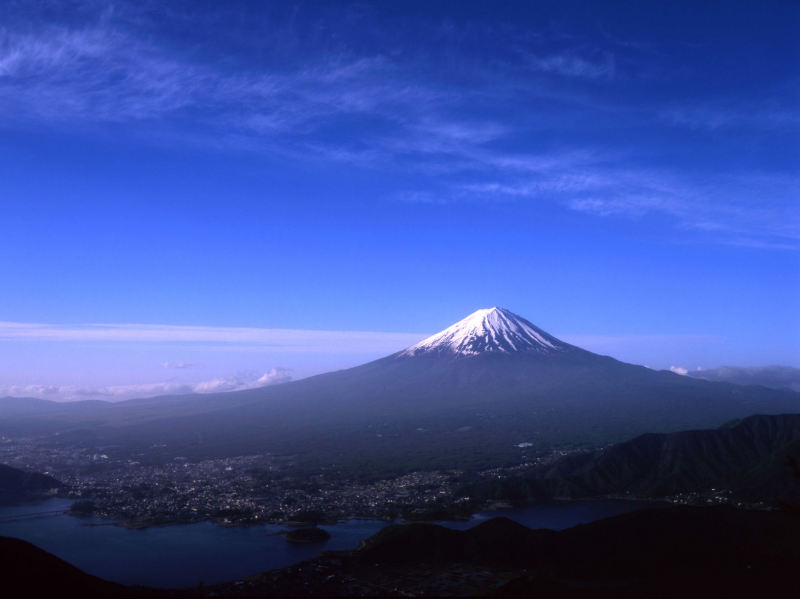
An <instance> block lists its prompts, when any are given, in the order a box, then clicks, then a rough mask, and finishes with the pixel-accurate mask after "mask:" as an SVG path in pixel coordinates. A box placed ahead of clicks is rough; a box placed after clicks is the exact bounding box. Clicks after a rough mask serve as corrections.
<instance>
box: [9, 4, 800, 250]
mask: <svg viewBox="0 0 800 599" xmlns="http://www.w3.org/2000/svg"><path fill="white" fill-rule="evenodd" d="M134 6H135V5H128V4H122V5H118V4H115V5H113V10H111V9H103V10H100V11H98V12H97V13H96V14H95V16H94V18H91V17H87V18H86V19H84V20H82V21H81V24H80V25H76V24H74V23H67V22H66V21H64V22H60V23H59V22H58V21H57V20H56V21H53V22H50V21H49V20H42V21H41V22H40V23H39V24H38V25H37V24H32V25H31V26H28V27H9V26H7V27H5V28H0V123H5V124H11V125H13V126H18V125H19V124H20V123H22V122H26V121H32V122H35V123H44V124H46V125H48V126H52V125H61V126H64V127H71V128H75V127H80V126H87V127H101V128H102V127H103V126H105V125H108V124H132V125H136V126H135V127H130V128H129V129H130V131H134V132H135V133H131V134H132V135H139V136H147V137H148V139H149V140H151V141H154V142H157V143H174V142H176V141H177V142H178V143H184V144H205V145H207V146H209V147H213V148H221V149H231V148H235V149H245V150H250V151H255V152H264V153H271V154H276V155H280V156H282V157H284V158H288V159H291V160H304V161H305V160H318V161H323V162H332V163H339V164H348V165H354V166H358V167H365V168H373V169H386V168H391V169H392V170H393V171H411V172H414V173H415V174H422V175H424V176H427V177H430V178H435V183H434V184H431V181H430V180H427V179H426V180H425V181H423V183H422V185H421V188H420V189H418V190H415V189H407V190H405V191H404V192H400V193H397V192H396V191H395V193H393V194H390V195H391V196H392V197H394V198H399V199H402V200H403V201H408V202H415V203H454V202H474V201H481V200H484V201H486V200H490V201H525V200H526V199H535V200H537V201H551V202H555V203H557V204H560V205H561V206H564V207H565V208H567V209H570V210H574V211H578V212H582V213H584V214H587V215H591V216H595V217H604V218H614V217H641V216H643V215H646V214H658V215H662V216H664V215H666V216H668V217H669V218H671V219H673V221H674V222H675V223H677V224H678V225H679V226H680V227H683V228H688V229H692V230H694V231H695V232H701V231H702V232H705V233H706V234H707V235H706V238H707V239H709V240H712V241H715V242H722V243H732V244H737V245H749V246H751V247H773V248H774V247H783V248H796V247H797V240H798V237H799V236H800V233H799V232H798V228H799V227H798V223H797V219H796V217H792V216H791V215H788V218H787V214H786V213H787V212H789V207H791V206H792V205H793V204H794V202H795V198H796V193H797V189H798V178H797V177H796V176H795V177H792V176H788V175H786V176H784V177H783V179H784V181H783V182H781V181H778V180H777V179H779V178H776V179H773V180H770V177H769V176H760V173H757V172H753V171H752V170H750V171H749V172H748V171H747V170H741V171H740V174H738V175H736V177H734V176H732V175H729V174H727V173H726V172H723V173H722V174H720V173H705V174H704V175H703V176H702V177H692V176H683V175H681V174H680V171H681V169H680V168H674V167H673V168H670V166H668V165H666V166H640V167H636V166H634V165H635V164H641V162H640V161H638V160H637V156H635V155H634V153H633V152H631V151H630V150H629V149H627V148H626V149H625V150H622V151H620V150H619V149H615V144H614V143H602V140H603V139H604V138H605V137H610V138H611V139H615V138H616V135H615V134H613V133H612V134H610V135H609V132H608V130H606V129H602V128H600V129H599V131H600V133H599V134H598V136H596V137H592V136H591V135H589V136H587V137H586V138H585V139H584V141H575V140H574V139H573V140H572V141H571V143H570V144H569V145H567V144H566V143H565V145H563V146H560V147H559V148H557V149H553V148H552V147H549V148H548V149H547V150H539V151H538V152H535V151H532V150H531V149H530V146H531V145H535V142H536V141H537V140H538V138H539V136H540V134H541V137H542V138H545V139H549V138H553V137H556V138H560V137H561V136H562V133H563V132H564V131H568V130H569V129H571V128H572V127H573V126H574V123H573V120H575V119H577V120H579V121H580V122H581V123H584V124H585V126H586V127H587V128H590V129H592V130H595V127H596V125H597V122H602V121H604V120H606V119H611V120H614V121H616V120H621V121H624V120H625V119H633V120H634V121H636V129H637V130H639V129H642V128H648V127H652V126H654V124H660V125H661V126H662V127H665V128H670V127H669V126H668V125H676V126H680V127H690V128H697V129H709V130H717V129H726V128H742V127H744V128H748V127H750V128H752V127H757V128H759V129H763V130H768V131H775V130H780V129H781V128H786V127H795V128H796V127H797V126H798V124H800V116H798V114H799V113H798V112H797V110H796V109H795V108H794V107H793V106H791V105H788V104H787V103H786V102H779V101H777V100H776V101H772V102H762V103H761V104H757V105H749V104H747V103H746V102H742V101H738V100H737V101H732V100H729V99H725V98H721V99H719V100H717V101H709V100H702V99H701V100H698V101H697V102H696V103H694V104H689V105H687V104H685V103H678V102H676V103H675V104H673V105H666V106H665V105H663V104H660V103H659V104H658V105H656V104H652V105H651V104H646V105H642V104H634V103H630V102H629V101H628V100H627V99H626V95H625V94H624V93H619V94H617V95H616V96H614V97H615V98H616V100H617V101H616V102H615V101H614V100H611V99H609V98H607V97H606V96H601V95H597V94H592V93H591V92H588V91H586V90H585V89H584V88H593V89H599V88H600V87H602V88H603V89H607V88H611V87H613V86H615V85H619V84H620V83H621V82H623V80H625V79H626V78H627V77H626V75H627V73H626V72H624V70H623V68H622V67H620V66H619V65H625V67H626V68H630V65H631V64H633V63H634V62H632V60H631V57H630V56H627V60H625V53H626V52H627V53H628V54H630V53H631V48H630V47H629V44H625V43H624V40H622V41H620V40H617V41H615V42H614V44H613V45H612V46H608V45H606V46H605V47H597V46H595V45H592V44H587V43H586V41H585V40H582V39H580V38H579V37H574V36H570V35H566V34H563V35H561V36H560V37H558V43H556V44H552V46H551V47H544V46H545V45H547V44H544V45H543V40H544V38H545V37H546V35H544V33H543V32H530V31H524V32H523V33H524V35H522V34H520V32H519V31H516V30H514V28H513V27H510V28H507V30H504V32H503V34H502V35H499V34H498V33H497V32H496V31H493V32H491V37H492V39H495V40H496V39H500V40H505V38H508V40H507V41H501V42H500V43H499V44H498V48H496V50H497V52H496V53H495V54H493V55H492V56H491V57H490V58H489V59H479V58H476V57H474V56H473V57H470V56H469V55H468V53H464V52H461V53H458V51H457V49H456V48H455V46H453V47H451V46H445V47H439V46H435V43H434V42H431V40H438V39H439V38H441V37H447V36H448V35H450V36H454V37H456V38H458V37H463V38H464V39H470V40H471V39H472V38H469V35H470V34H469V32H466V31H456V32H454V31H453V30H452V26H448V27H444V26H443V27H441V28H439V29H437V30H436V31H430V28H428V27H426V28H423V29H419V28H417V29H415V32H417V31H425V35H428V36H429V37H430V39H428V40H422V42H425V43H434V46H435V47H436V49H437V50H439V51H440V52H441V54H442V56H441V57H439V58H441V60H445V59H446V60H447V61H449V62H446V65H447V67H448V68H444V67H443V65H444V64H445V63H436V62H435V61H432V59H431V55H430V54H428V53H426V52H419V53H415V52H411V51H408V50H406V51H403V52H400V51H387V50H386V49H385V48H384V46H383V45H376V46H370V47H371V48H372V50H365V49H363V48H360V49H357V48H356V47H355V46H356V45H355V44H348V43H346V42H341V41H337V42H332V41H330V40H326V41H320V40H318V39H315V38H313V36H312V39H311V40H309V39H307V38H306V37H304V36H302V35H300V34H299V33H298V32H297V31H295V29H294V28H295V23H294V22H293V21H292V19H287V20H286V22H285V23H283V22H280V23H272V24H268V25H265V28H264V32H263V35H265V36H266V37H267V38H268V43H266V44H265V45H264V46H262V47H260V48H259V49H258V52H250V53H246V54H247V58H249V59H250V60H247V59H244V58H243V57H242V55H241V53H239V54H237V53H236V52H235V51H233V50H231V49H230V48H228V47H227V46H226V45H225V44H220V45H218V46H214V48H213V52H210V51H209V48H208V47H204V45H203V43H202V42H198V43H197V45H196V46H193V45H191V44H187V45H181V44H175V43H168V40H165V39H163V38H161V37H159V36H158V35H157V34H154V33H153V31H154V30H156V29H157V27H156V26H155V22H156V20H157V17H158V16H160V13H158V14H155V13H149V12H147V11H148V10H149V9H141V11H137V10H136V9H135V8H133V7H134ZM160 10H162V11H169V12H171V14H170V18H171V19H178V20H179V21H180V22H181V23H183V24H184V26H185V27H186V28H187V29H192V26H193V25H194V23H193V22H192V21H191V19H192V18H193V17H192V16H190V15H180V14H178V13H179V12H180V11H170V9H169V8H167V7H163V8H160ZM91 12H92V11H91V10H89V9H87V10H86V11H85V13H86V14H87V15H90V14H91ZM131 12H134V13H135V18H134V17H131V15H130V14H129V13H131ZM120 15H122V16H120ZM350 17H352V15H350V16H348V18H347V19H344V21H347V20H348V19H350ZM181 19H182V20H181ZM350 20H353V22H356V21H357V19H356V18H355V17H353V18H352V19H350ZM544 30H546V28H543V31H544ZM384 33H385V34H386V35H390V32H388V31H387V32H384ZM484 34H486V32H484ZM273 37H274V39H273ZM345 37H346V36H345ZM472 41H475V42H477V41H478V40H477V38H476V39H475V40H472ZM551 41H552V40H551ZM389 45H391V44H389ZM634 46H636V45H635V44H634ZM609 48H613V51H611V50H610V49H609ZM637 51H638V50H637ZM256 55H257V56H258V57H259V58H263V57H266V59H265V60H260V59H259V60H252V57H253V56H256ZM450 67H452V71H453V73H452V77H445V76H443V72H445V71H448V70H450ZM448 75H450V73H448ZM601 83H602V84H603V85H600V84H601ZM575 88H579V89H575ZM643 106H645V107H644V108H643ZM142 123H147V126H146V127H141V126H138V125H141V124H142ZM628 125H630V123H628ZM665 125H666V126H665ZM521 133H522V135H521ZM586 140H591V143H589V141H586ZM626 145H627V144H626ZM545 147H547V146H545ZM616 148H618V146H616ZM787 180H790V181H789V182H788V184H787V183H786V181H787ZM795 214H796V211H795Z"/></svg>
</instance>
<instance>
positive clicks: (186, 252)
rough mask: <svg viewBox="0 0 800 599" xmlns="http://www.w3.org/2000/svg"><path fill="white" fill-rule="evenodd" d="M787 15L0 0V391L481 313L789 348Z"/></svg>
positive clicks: (640, 358) (149, 382)
mask: <svg viewBox="0 0 800 599" xmlns="http://www.w3.org/2000/svg"><path fill="white" fill-rule="evenodd" d="M498 4H499V6H498ZM798 30H800V9H799V8H798V5H797V3H794V2H763V1H762V2H707V3H706V2H703V3H700V2H674V1H673V2H663V3H658V2H576V3H572V2H563V1H559V2H519V3H511V2H506V3H489V2H475V3H472V2H431V1H427V2H403V3H352V4H348V3H343V2H337V3H317V2H299V3H288V2H273V3H256V2H226V3H218V2H185V3H181V2H169V3H165V2H131V3H126V2H91V1H90V2H74V3H72V2H41V3H36V2H27V1H26V2H4V3H3V5H2V13H0V223H1V224H2V235H1V236H0V281H2V285H3V289H2V292H1V293H0V321H4V322H5V324H0V394H1V393H2V392H3V391H5V392H6V393H12V394H17V395H20V394H24V395H38V396H47V397H53V398H59V399H63V398H67V397H70V398H74V397H88V396H103V395H107V396H109V397H123V396H125V397H127V396H130V395H132V394H137V393H140V392H142V389H145V388H148V389H150V391H148V392H151V391H153V389H155V390H156V391H158V390H180V391H183V390H191V389H197V388H200V387H198V385H201V386H202V385H207V386H210V387H202V389H204V390H207V388H212V387H213V388H239V387H241V386H248V385H255V384H262V383H263V382H264V381H273V380H285V379H286V378H288V377H294V378H297V377H301V376H306V375H308V374H311V373H314V372H319V371H322V370H326V369H330V368H338V367H344V366H349V365H353V364H356V363H359V362H361V361H364V360H366V359H370V358H373V357H378V356H380V355H383V354H385V353H388V352H390V351H394V350H395V349H400V348H401V347H404V346H405V345H408V344H410V342H413V341H414V340H416V339H417V338H419V336H420V335H423V334H428V333H432V332H435V331H437V330H439V329H442V328H444V327H445V326H447V325H449V324H451V323H452V322H454V321H455V320H458V319H460V318H462V317H464V316H466V315H467V314H468V313H470V312H472V311H474V310H475V309H478V308H481V307H488V306H494V305H499V306H504V307H507V308H509V309H511V310H512V311H514V312H516V313H518V314H520V315H522V316H524V317H526V318H528V319H529V320H531V321H533V322H534V323H535V324H537V325H539V326H540V327H542V328H544V329H545V330H547V331H549V332H551V333H552V334H554V335H556V336H558V337H561V338H564V339H566V340H568V341H572V342H574V343H579V344H581V345H583V346H584V347H586V348H588V349H592V350H594V351H598V352H601V353H607V354H611V355H614V356H615V357H619V358H621V359H625V360H628V361H632V362H636V363H643V364H648V365H650V366H652V367H657V368H667V367H670V366H673V365H675V366H682V367H687V368H696V367H698V366H702V367H714V366H718V365H721V364H733V365H762V364H769V363H784V364H789V365H794V366H800V310H799V309H798V307H800V210H799V209H798V204H799V202H798V190H800V158H799V157H800V108H798V107H799V106H800V70H799V69H798V65H799V64H800V44H798V41H797V31H798ZM93 323H103V324H106V325H108V324H110V325H113V326H105V327H96V326H93ZM145 325H147V326H145ZM242 329H247V330H248V331H249V332H243V330H242ZM275 329H280V331H276V330H275ZM324 331H338V332H337V333H326V332H324ZM354 331H357V332H360V333H354ZM262 375H265V376H266V377H267V378H266V379H262V378H261V377H262ZM259 380H260V381H261V383H259V382H257V381H259ZM159 385H161V386H159ZM214 385H218V386H217V387H214ZM143 386H144V387H143ZM148 386H149V387H148ZM120 389H122V390H121V391H120ZM153 392H154V391H153Z"/></svg>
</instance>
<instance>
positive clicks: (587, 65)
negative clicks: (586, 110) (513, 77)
mask: <svg viewBox="0 0 800 599" xmlns="http://www.w3.org/2000/svg"><path fill="white" fill-rule="evenodd" d="M528 60H529V64H530V66H531V68H532V69H534V70H536V71H542V72H545V73H557V74H558V75H563V76H565V77H577V78H581V79H611V78H613V77H614V73H615V67H614V55H613V54H610V53H604V54H603V56H602V58H601V59H600V60H590V59H587V58H583V57H581V56H578V55H576V54H573V53H570V52H567V53H562V54H550V55H547V56H535V55H530V56H529V58H528Z"/></svg>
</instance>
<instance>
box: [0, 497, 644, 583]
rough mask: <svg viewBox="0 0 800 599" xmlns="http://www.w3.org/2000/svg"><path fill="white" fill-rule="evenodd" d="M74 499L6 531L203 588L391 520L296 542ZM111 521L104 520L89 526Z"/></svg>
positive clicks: (3, 528) (574, 507)
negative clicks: (121, 514) (129, 518)
mask: <svg viewBox="0 0 800 599" xmlns="http://www.w3.org/2000/svg"><path fill="white" fill-rule="evenodd" d="M70 504H71V500H67V499H48V500H46V501H43V502H38V503H34V504H27V505H24V506H14V507H0V536H9V537H17V538H20V539H24V540H26V541H29V542H31V543H33V544H34V545H37V546H38V547H41V548H42V549H44V550H45V551H49V552H50V553H53V554H54V555H57V556H58V557H60V558H61V559H63V560H65V561H67V562H69V563H71V564H73V565H74V566H77V567H78V568H80V569H81V570H83V571H85V572H88V573H89V574H94V575H95V576H99V577H101V578H105V579H106V580H113V581H115V582H121V583H123V584H137V585H145V586H153V587H188V586H195V585H197V584H198V583H199V582H200V581H201V580H202V581H203V582H204V583H206V584H212V583H217V582H224V581H227V580H233V579H236V578H243V577H246V576H250V575H252V574H255V573H257V572H261V571H263V570H272V569H274V568H282V567H284V566H288V565H291V564H294V563H297V562H299V561H303V560H305V559H308V558H311V557H314V556H315V555H317V554H319V552H320V551H323V550H336V549H353V548H355V547H356V546H357V545H358V543H359V542H360V541H362V540H363V539H366V538H367V537H370V536H372V535H373V534H375V533H376V532H378V531H379V530H380V529H381V528H383V527H384V526H386V525H387V523H386V522H383V521H379V520H348V521H346V522H341V523H339V524H335V525H332V526H322V527H321V528H324V529H325V530H327V531H328V532H329V533H330V534H331V538H330V539H329V540H328V541H326V542H325V543H320V544H314V545H293V544H290V543H287V542H286V541H285V540H284V539H283V538H282V537H280V536H277V535H275V534H274V533H276V532H279V531H281V530H284V529H285V528H284V527H282V526H278V525H269V524H266V525H259V526H248V527H232V528H228V527H222V526H218V525H216V524H212V523H209V522H201V523H197V524H183V525H173V526H164V527H154V528H147V529H144V530H131V529H127V528H121V527H118V526H109V525H108V521H105V520H101V519H99V518H95V517H75V516H68V515H66V514H65V513H63V511H64V510H66V509H67V508H68V507H69V505H70ZM647 505H649V504H642V503H636V502H631V501H612V500H609V501H582V502H568V503H567V502H565V503H553V504H545V505H539V506H534V507H528V508H522V509H501V510H495V511H490V512H480V513H478V514H475V516H473V517H472V519H470V520H469V521H466V522H443V523H442V524H444V525H445V526H449V527H451V528H458V529H466V528H469V527H471V526H474V525H476V524H478V523H480V522H483V521H485V520H487V519H488V518H492V517H495V516H505V517H508V518H511V519H512V520H515V521H517V522H519V523H520V524H524V525H525V526H528V527H530V528H552V529H555V530H561V529H564V528H569V527H570V526H575V525H577V524H582V523H585V522H592V521H594V520H598V519H600V518H605V517H608V516H615V515H618V514H622V513H626V512H630V511H633V510H636V509H640V508H642V507H646V506H647ZM87 524H104V525H103V526H86V525H87Z"/></svg>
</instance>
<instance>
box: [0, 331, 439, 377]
mask: <svg viewBox="0 0 800 599" xmlns="http://www.w3.org/2000/svg"><path fill="white" fill-rule="evenodd" d="M425 336H426V335H425V334H423V333H420V334H415V333H382V332H375V331H315V330H302V329H263V328H248V327H208V326H176V325H146V324H85V325H52V324H40V323H20V322H0V340H7V341H25V340H28V341H47V342H105V343H169V344H219V345H230V346H238V347H242V346H247V347H256V348H261V349H265V350H266V349H269V350H270V351H274V352H306V353H315V352H320V353H331V354H348V353H352V354H363V353H382V352H386V353H390V352H393V351H398V350H400V349H403V348H404V347H407V346H409V345H412V344H414V343H416V342H418V341H419V340H420V339H422V338H424V337H425ZM180 364H181V365H174V364H171V365H169V366H167V367H170V368H186V367H187V366H188V365H186V364H183V363H180Z"/></svg>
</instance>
